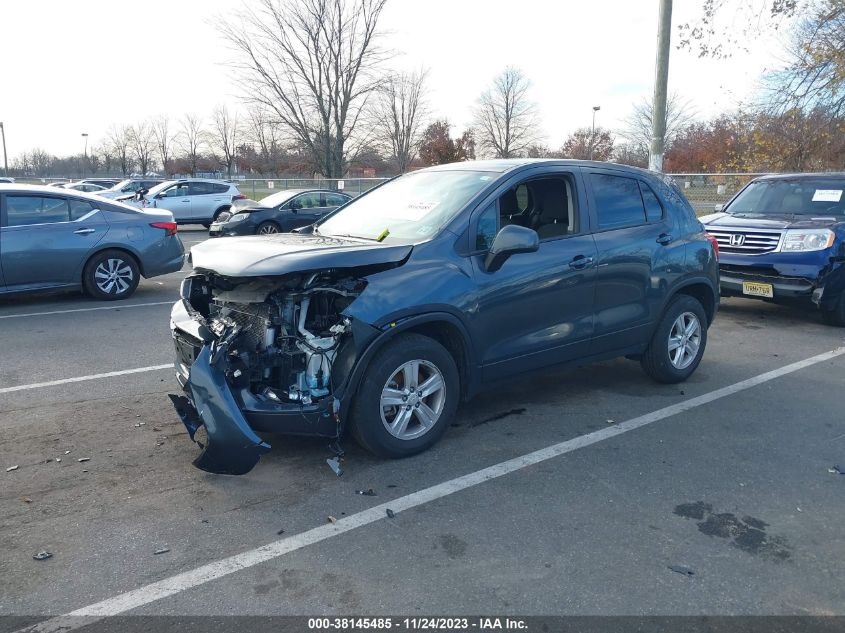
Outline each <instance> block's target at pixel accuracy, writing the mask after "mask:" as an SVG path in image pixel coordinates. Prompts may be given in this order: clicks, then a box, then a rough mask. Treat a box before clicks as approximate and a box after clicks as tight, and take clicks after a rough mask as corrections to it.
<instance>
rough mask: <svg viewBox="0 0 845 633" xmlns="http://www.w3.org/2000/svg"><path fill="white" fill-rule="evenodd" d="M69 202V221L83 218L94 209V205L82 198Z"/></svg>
mask: <svg viewBox="0 0 845 633" xmlns="http://www.w3.org/2000/svg"><path fill="white" fill-rule="evenodd" d="M69 203H70V219H71V221H73V220H78V219H79V218H83V217H85V216H86V215H88V214H89V213H91V212H92V211H93V210H94V205H92V204H91V203H90V202H85V201H84V200H70V201H69Z"/></svg>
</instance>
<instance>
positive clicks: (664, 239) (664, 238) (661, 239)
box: [657, 233, 672, 246]
mask: <svg viewBox="0 0 845 633" xmlns="http://www.w3.org/2000/svg"><path fill="white" fill-rule="evenodd" d="M671 241H672V236H671V235H669V234H668V233H661V234H660V235H658V236H657V243H658V244H663V246H666V245H667V244H668V243H669V242H671Z"/></svg>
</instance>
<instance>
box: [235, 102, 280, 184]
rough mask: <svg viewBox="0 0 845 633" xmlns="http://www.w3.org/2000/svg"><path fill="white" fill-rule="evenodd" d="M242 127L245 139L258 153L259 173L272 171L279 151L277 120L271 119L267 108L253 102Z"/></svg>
mask: <svg viewBox="0 0 845 633" xmlns="http://www.w3.org/2000/svg"><path fill="white" fill-rule="evenodd" d="M244 127H245V129H244V131H243V133H244V135H245V136H246V140H247V142H248V143H250V144H252V146H253V147H254V148H255V149H256V152H257V155H258V162H257V167H258V170H259V173H261V174H269V173H272V172H273V168H274V165H275V163H276V160H277V158H278V157H279V154H280V152H281V138H280V135H279V124H278V122H277V121H275V120H273V117H272V116H271V114H270V112H269V111H268V110H267V108H265V107H264V106H262V105H259V104H254V105H253V106H251V107H250V108H249V109H248V110H247V113H246V121H245V124H244Z"/></svg>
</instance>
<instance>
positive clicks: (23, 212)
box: [6, 196, 70, 226]
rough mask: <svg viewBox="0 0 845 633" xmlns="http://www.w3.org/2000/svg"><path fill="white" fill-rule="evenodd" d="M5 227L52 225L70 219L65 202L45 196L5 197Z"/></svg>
mask: <svg viewBox="0 0 845 633" xmlns="http://www.w3.org/2000/svg"><path fill="white" fill-rule="evenodd" d="M6 217H7V226H28V225H31V224H54V223H56V222H67V221H68V220H69V219H70V211H69V209H68V203H67V200H65V199H64V198H48V197H46V196H6Z"/></svg>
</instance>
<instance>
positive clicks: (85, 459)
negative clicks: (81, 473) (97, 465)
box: [76, 457, 91, 462]
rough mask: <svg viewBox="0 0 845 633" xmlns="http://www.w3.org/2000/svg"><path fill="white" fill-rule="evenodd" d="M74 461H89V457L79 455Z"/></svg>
mask: <svg viewBox="0 0 845 633" xmlns="http://www.w3.org/2000/svg"><path fill="white" fill-rule="evenodd" d="M76 461H78V462H90V461H91V458H90V457H80V458H79V459H77V460H76Z"/></svg>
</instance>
